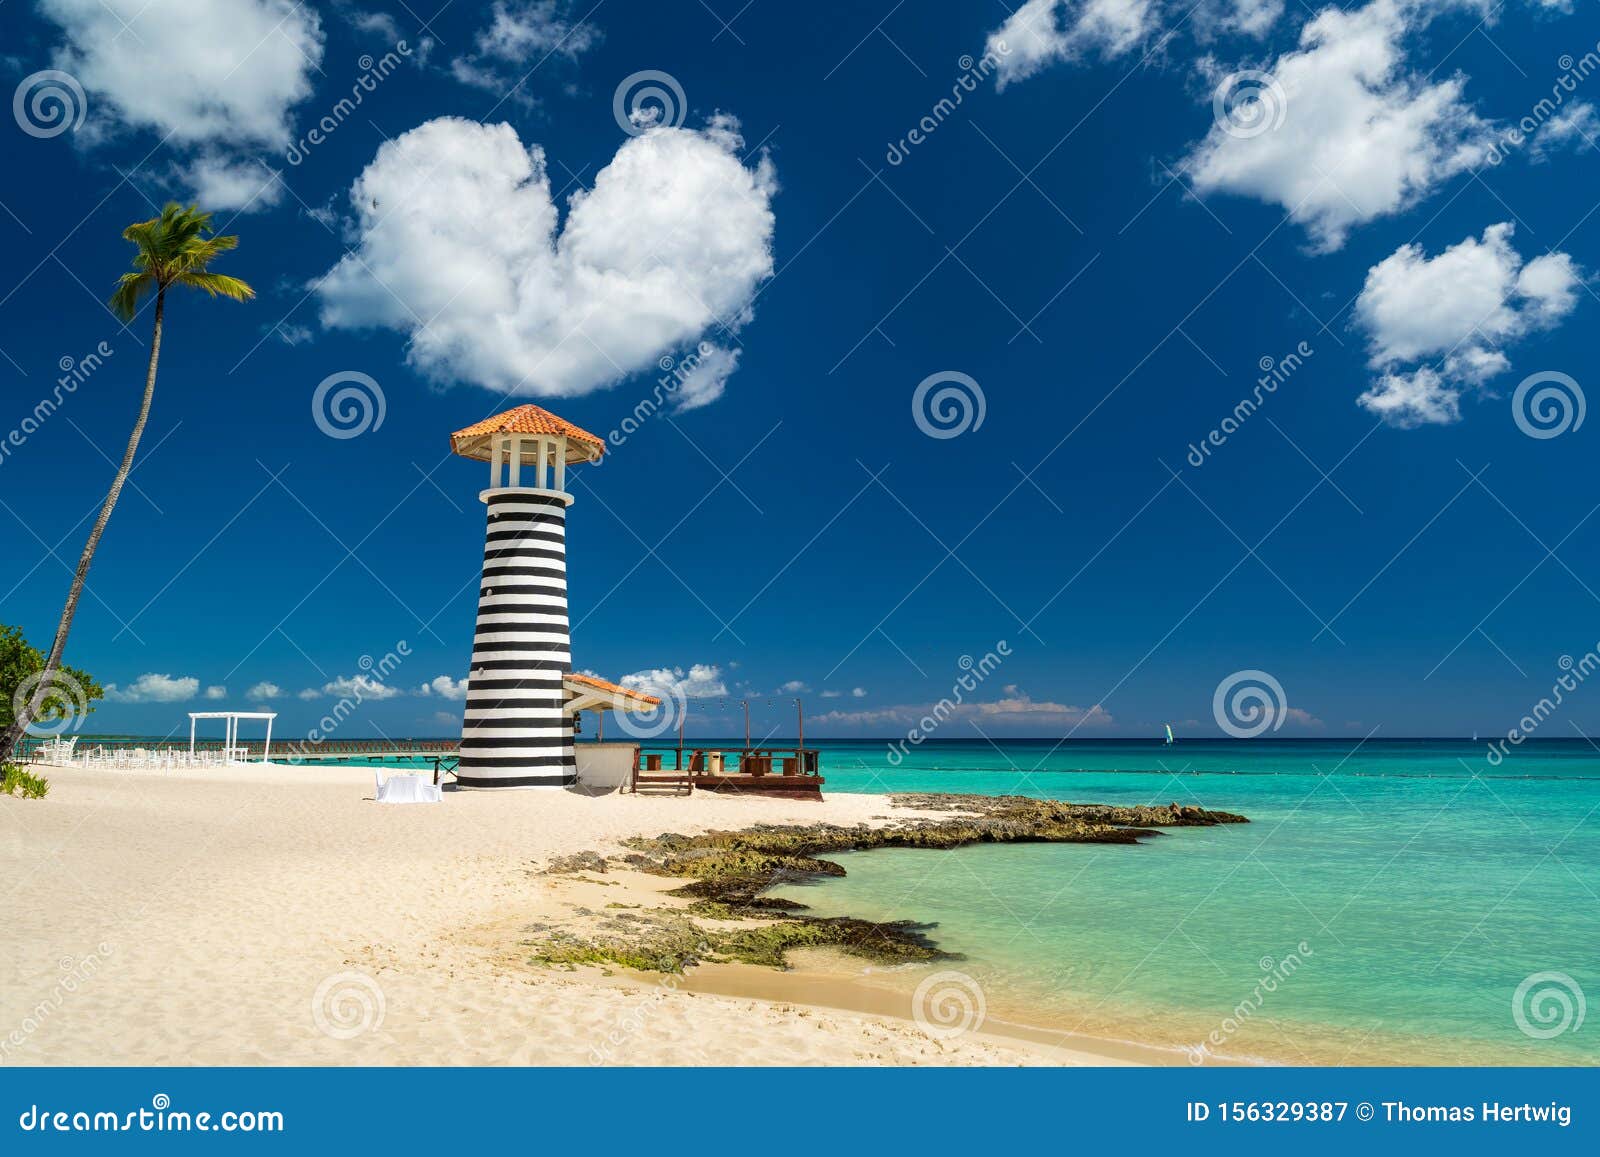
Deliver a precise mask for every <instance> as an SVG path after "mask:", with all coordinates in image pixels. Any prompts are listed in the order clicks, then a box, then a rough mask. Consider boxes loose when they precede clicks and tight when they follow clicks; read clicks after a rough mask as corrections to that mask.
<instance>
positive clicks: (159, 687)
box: [106, 672, 200, 703]
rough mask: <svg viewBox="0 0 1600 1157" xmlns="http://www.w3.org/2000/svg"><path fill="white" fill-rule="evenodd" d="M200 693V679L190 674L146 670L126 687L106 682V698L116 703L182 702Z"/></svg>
mask: <svg viewBox="0 0 1600 1157" xmlns="http://www.w3.org/2000/svg"><path fill="white" fill-rule="evenodd" d="M199 693H200V680H198V679H196V678H195V677H194V676H192V675H183V676H178V677H174V676H172V675H157V674H155V673H154V672H147V673H145V674H143V675H140V676H139V677H138V678H137V679H135V680H134V681H133V683H132V684H131V685H130V686H128V687H119V686H117V684H115V683H108V684H106V698H107V699H111V700H113V701H115V702H117V703H182V702H184V701H185V700H189V699H193V698H194V697H195V696H196V695H197V694H199Z"/></svg>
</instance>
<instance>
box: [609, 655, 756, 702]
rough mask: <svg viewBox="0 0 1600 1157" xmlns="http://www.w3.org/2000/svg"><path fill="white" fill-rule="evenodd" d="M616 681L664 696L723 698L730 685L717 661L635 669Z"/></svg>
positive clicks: (676, 697)
mask: <svg viewBox="0 0 1600 1157" xmlns="http://www.w3.org/2000/svg"><path fill="white" fill-rule="evenodd" d="M617 682H618V683H620V684H621V685H622V686H624V687H628V688H631V689H634V690H639V691H646V692H649V693H650V694H652V695H660V696H661V697H662V698H668V697H671V698H674V699H720V698H722V697H723V696H726V695H727V694H728V685H727V684H726V683H724V682H723V681H722V668H720V667H718V666H716V665H715V664H714V663H695V664H692V665H691V666H690V667H689V670H688V671H687V672H685V671H684V669H683V668H682V667H657V668H655V669H654V670H651V671H635V672H634V673H633V674H632V675H624V676H623V677H622V678H621V679H618V680H617Z"/></svg>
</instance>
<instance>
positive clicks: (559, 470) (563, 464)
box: [552, 438, 567, 490]
mask: <svg viewBox="0 0 1600 1157" xmlns="http://www.w3.org/2000/svg"><path fill="white" fill-rule="evenodd" d="M552 448H553V449H554V450H555V456H556V480H555V488H556V489H557V490H565V489H566V488H567V440H566V439H565V438H556V439H554V440H553V447H552Z"/></svg>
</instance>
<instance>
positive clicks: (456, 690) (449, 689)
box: [417, 675, 467, 699]
mask: <svg viewBox="0 0 1600 1157" xmlns="http://www.w3.org/2000/svg"><path fill="white" fill-rule="evenodd" d="M417 694H418V695H437V696H439V698H441V699H465V698H466V697H467V681H466V680H465V679H452V678H450V676H448V675H436V676H434V678H433V679H432V681H431V682H427V683H424V684H423V685H422V686H421V687H419V688H417Z"/></svg>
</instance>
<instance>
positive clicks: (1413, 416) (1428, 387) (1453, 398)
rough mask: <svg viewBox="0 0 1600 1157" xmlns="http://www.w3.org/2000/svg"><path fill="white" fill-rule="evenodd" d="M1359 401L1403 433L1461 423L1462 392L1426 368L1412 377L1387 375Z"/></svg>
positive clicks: (1405, 374)
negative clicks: (1420, 428)
mask: <svg viewBox="0 0 1600 1157" xmlns="http://www.w3.org/2000/svg"><path fill="white" fill-rule="evenodd" d="M1357 401H1358V402H1360V404H1361V405H1362V406H1363V407H1364V408H1365V409H1367V410H1370V411H1371V412H1372V413H1374V414H1376V415H1377V416H1378V417H1380V418H1382V419H1383V420H1384V421H1385V422H1388V423H1389V425H1391V426H1398V427H1399V428H1400V429H1402V430H1410V429H1414V428H1416V427H1417V426H1448V425H1451V424H1452V423H1455V422H1459V421H1460V420H1461V391H1460V390H1459V389H1455V388H1454V387H1451V386H1449V385H1447V384H1446V383H1445V381H1444V379H1443V378H1441V377H1440V376H1439V375H1438V374H1437V373H1435V372H1434V371H1433V370H1431V369H1429V368H1428V367H1427V366H1419V367H1418V368H1417V369H1415V370H1413V371H1412V372H1411V373H1387V374H1384V375H1383V376H1382V377H1380V378H1379V379H1378V380H1377V381H1376V382H1374V383H1373V384H1372V386H1371V388H1369V389H1368V390H1367V391H1366V392H1365V393H1364V394H1362V395H1361V397H1360V398H1358V399H1357Z"/></svg>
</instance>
